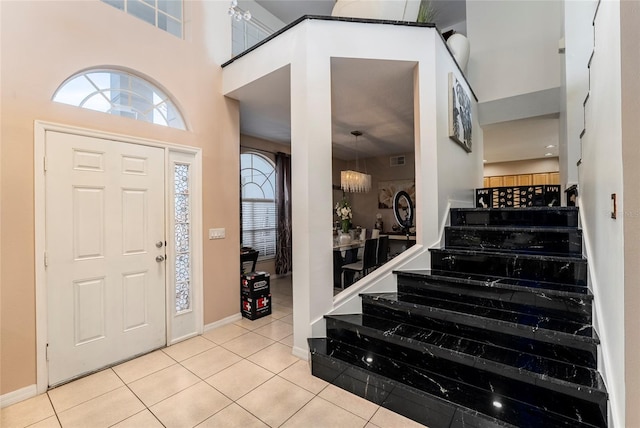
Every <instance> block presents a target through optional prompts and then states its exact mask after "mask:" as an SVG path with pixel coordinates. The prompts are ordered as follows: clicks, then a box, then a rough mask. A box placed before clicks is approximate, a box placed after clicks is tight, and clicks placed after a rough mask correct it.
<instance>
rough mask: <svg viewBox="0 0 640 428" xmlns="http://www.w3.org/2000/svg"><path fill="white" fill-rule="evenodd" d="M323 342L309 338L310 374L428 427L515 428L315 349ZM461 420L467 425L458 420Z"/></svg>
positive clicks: (322, 340)
mask: <svg viewBox="0 0 640 428" xmlns="http://www.w3.org/2000/svg"><path fill="white" fill-rule="evenodd" d="M325 340H326V339H310V342H311V343H310V351H311V374H312V375H313V376H316V377H319V378H320V379H323V380H325V381H327V382H329V383H331V384H333V385H335V386H337V387H339V388H341V389H344V390H345V391H349V392H351V393H352V394H355V395H358V396H360V397H362V398H365V399H367V400H369V401H371V402H373V403H375V404H378V405H380V406H382V407H384V408H386V409H389V410H391V411H393V412H396V413H399V414H401V415H404V416H406V417H408V418H410V419H412V420H414V421H416V422H418V423H421V424H423V425H425V426H428V427H430V428H450V427H451V428H463V427H479V428H480V427H484V428H515V426H514V425H510V424H507V423H505V422H502V421H499V420H496V419H490V418H489V417H486V416H483V415H478V414H476V412H475V411H471V410H468V409H461V408H459V407H457V406H456V405H454V404H452V403H451V402H449V401H446V400H442V399H440V398H437V397H434V396H431V395H429V394H426V393H424V392H422V391H419V390H417V389H415V388H412V387H410V386H407V385H403V384H402V383H400V382H395V381H393V380H392V379H389V378H388V377H386V376H383V375H378V374H376V373H373V372H371V371H369V370H366V369H363V368H360V367H357V366H355V365H353V364H350V363H348V362H345V361H343V360H340V359H337V358H333V357H330V356H328V355H327V353H326V351H325V350H324V349H323V350H322V351H319V350H318V347H319V346H320V345H322V347H323V348H324V341H325ZM460 420H464V422H466V423H467V424H466V425H462V424H460V423H459V422H457V421H460Z"/></svg>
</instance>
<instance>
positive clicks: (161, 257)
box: [156, 256, 164, 263]
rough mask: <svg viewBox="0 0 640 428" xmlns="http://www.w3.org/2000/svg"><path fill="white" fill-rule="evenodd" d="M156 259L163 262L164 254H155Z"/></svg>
mask: <svg viewBox="0 0 640 428" xmlns="http://www.w3.org/2000/svg"><path fill="white" fill-rule="evenodd" d="M156 261H157V262H158V263H160V262H163V261H164V256H156Z"/></svg>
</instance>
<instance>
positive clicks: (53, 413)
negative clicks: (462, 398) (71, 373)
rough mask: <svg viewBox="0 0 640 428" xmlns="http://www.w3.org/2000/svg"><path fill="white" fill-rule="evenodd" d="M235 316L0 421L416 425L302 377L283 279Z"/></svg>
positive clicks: (17, 407)
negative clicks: (252, 308)
mask: <svg viewBox="0 0 640 428" xmlns="http://www.w3.org/2000/svg"><path fill="white" fill-rule="evenodd" d="M271 294H272V302H273V306H272V315H271V316H268V317H264V318H260V319H258V320H255V321H249V320H247V319H245V318H243V319H241V320H240V321H237V322H235V323H233V324H228V325H225V326H223V327H220V328H216V329H214V330H210V331H208V332H206V333H205V334H203V335H202V336H198V337H195V338H192V339H189V340H186V341H184V342H181V343H178V344H176V345H173V346H170V347H168V348H164V349H161V350H158V351H155V352H152V353H150V354H147V355H144V356H142V357H139V358H136V359H134V360H131V361H128V362H125V363H123V364H120V365H117V366H115V367H112V368H109V369H106V370H102V371H100V372H98V373H95V374H92V375H90V376H87V377H84V378H82V379H79V380H76V381H74V382H71V383H68V384H66V385H63V386H60V387H58V388H55V389H52V390H50V391H49V392H48V393H46V394H42V395H39V396H37V397H34V398H31V399H29V400H25V401H23V402H20V403H18V404H14V405H12V406H9V407H6V408H4V409H2V410H0V427H2V428H22V427H33V428H49V427H58V428H59V427H64V428H66V427H81V428H100V427H118V428H128V427H131V428H147V427H150V428H151V427H180V428H182V427H196V426H197V427H199V428H205V427H242V428H252V427H256V428H258V427H305V428H307V427H331V428H333V427H366V428H375V427H380V428H398V427H420V426H422V425H419V424H417V423H416V422H413V421H411V420H409V419H407V418H404V417H402V416H400V415H398V414H395V413H393V412H391V411H389V410H387V409H384V408H382V407H380V406H377V405H375V404H373V403H371V402H369V401H366V400H364V399H362V398H360V397H358V396H355V395H353V394H350V393H348V392H346V391H344V390H342V389H339V388H336V387H335V386H333V385H330V384H328V383H326V382H324V381H323V380H320V379H318V378H315V377H313V376H311V374H310V370H309V365H308V363H307V362H306V361H303V360H301V359H299V358H297V357H295V356H293V355H292V354H291V346H292V332H293V325H292V323H293V320H292V319H293V318H292V309H291V308H292V297H291V280H290V278H287V277H285V278H279V279H273V280H272V281H271Z"/></svg>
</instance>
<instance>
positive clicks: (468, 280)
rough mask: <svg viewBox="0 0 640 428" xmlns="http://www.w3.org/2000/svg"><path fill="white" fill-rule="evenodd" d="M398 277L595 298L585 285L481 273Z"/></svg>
mask: <svg viewBox="0 0 640 428" xmlns="http://www.w3.org/2000/svg"><path fill="white" fill-rule="evenodd" d="M393 273H394V274H396V275H398V277H401V276H402V277H406V278H413V279H415V280H418V281H432V282H438V283H440V282H442V283H447V284H448V283H452V284H462V285H469V286H471V287H490V288H492V289H494V288H495V289H507V290H516V291H523V290H524V291H528V292H529V291H530V292H543V293H545V294H546V295H548V296H549V297H550V298H555V296H564V297H572V298H576V297H577V298H578V299H581V300H587V301H591V300H593V296H592V295H591V294H590V293H589V289H588V288H587V287H586V286H583V285H571V284H563V283H559V282H545V281H535V280H527V279H521V278H505V277H497V276H491V275H485V274H481V273H477V274H473V273H468V272H454V271H443V270H437V269H432V270H409V271H404V270H403V271H393Z"/></svg>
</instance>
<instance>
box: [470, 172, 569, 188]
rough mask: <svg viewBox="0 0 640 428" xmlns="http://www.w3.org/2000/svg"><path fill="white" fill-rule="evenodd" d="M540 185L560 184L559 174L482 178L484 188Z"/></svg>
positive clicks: (546, 173) (545, 173)
mask: <svg viewBox="0 0 640 428" xmlns="http://www.w3.org/2000/svg"><path fill="white" fill-rule="evenodd" d="M542 184H560V173H558V172H543V173H536V174H518V175H496V176H491V177H484V180H483V186H484V187H508V186H532V185H533V186H537V185H542Z"/></svg>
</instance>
